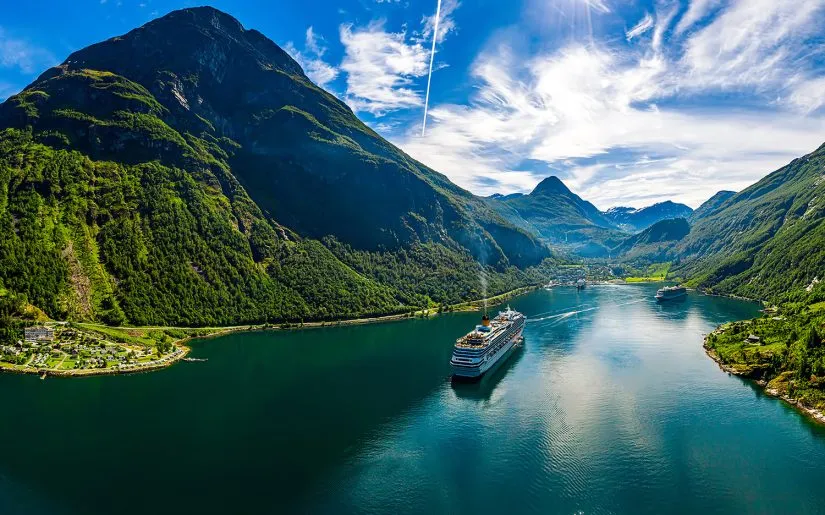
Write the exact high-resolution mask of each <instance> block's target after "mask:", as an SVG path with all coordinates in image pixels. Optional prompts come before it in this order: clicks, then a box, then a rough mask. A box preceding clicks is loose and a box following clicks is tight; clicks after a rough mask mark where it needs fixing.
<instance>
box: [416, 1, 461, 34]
mask: <svg viewBox="0 0 825 515" xmlns="http://www.w3.org/2000/svg"><path fill="white" fill-rule="evenodd" d="M433 5H435V3H433ZM460 5H461V4H460V3H459V2H458V0H441V14H440V16H439V21H438V41H439V42H441V41H444V38H446V37H447V34H449V33H450V32H453V31H455V30H456V29H457V28H458V27H457V25H456V23H455V19H454V18H453V12H455V10H456V9H458V8H459V6H460ZM421 23H423V24H424V29H423V30H422V33H421V39H422V40H428V39H430V38H431V37H432V34H433V26H434V25H435V13H433V14H432V15H430V16H424V18H423V19H422V20H421Z"/></svg>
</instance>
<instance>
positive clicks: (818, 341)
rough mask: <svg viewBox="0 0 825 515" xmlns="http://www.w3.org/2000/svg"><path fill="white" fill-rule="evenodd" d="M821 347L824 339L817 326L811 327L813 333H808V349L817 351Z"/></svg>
mask: <svg viewBox="0 0 825 515" xmlns="http://www.w3.org/2000/svg"><path fill="white" fill-rule="evenodd" d="M820 345H822V337H821V336H819V333H818V332H817V330H816V326H815V325H812V326H811V332H810V333H808V348H809V349H816V348H818V347H819V346H820Z"/></svg>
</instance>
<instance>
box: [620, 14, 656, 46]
mask: <svg viewBox="0 0 825 515" xmlns="http://www.w3.org/2000/svg"><path fill="white" fill-rule="evenodd" d="M653 25H654V22H653V16H651V15H650V13H645V16H644V18H642V19H641V20H639V23H637V24H636V25H634V26H633V28H632V29H630V30H628V31H627V32H626V33H625V37H626V38H627V40H628V41H630V40H632V39H633V38H637V37H639V36H641V35H642V34H644V33H645V32H647V31H649V30H650V29H652V28H653Z"/></svg>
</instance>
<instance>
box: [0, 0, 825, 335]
mask: <svg viewBox="0 0 825 515" xmlns="http://www.w3.org/2000/svg"><path fill="white" fill-rule="evenodd" d="M823 169H825V158H823V149H820V150H817V151H816V152H814V153H812V154H810V155H808V156H805V157H803V158H801V159H798V160H795V161H794V162H792V163H791V164H789V165H788V166H786V167H783V168H782V169H780V170H778V171H777V172H774V173H773V174H771V175H769V176H768V177H766V178H765V179H763V180H762V181H760V182H758V183H757V184H755V185H754V186H751V187H750V188H747V189H746V190H744V191H742V192H739V193H736V194H734V193H733V192H720V193H718V194H717V195H715V196H714V197H713V198H711V199H710V200H708V202H706V203H705V204H703V205H702V206H701V207H700V208H699V209H697V210H696V211H695V212H692V211H691V210H690V208H689V207H687V206H684V205H681V204H675V203H673V202H663V203H660V204H656V205H654V206H650V207H647V208H643V209H631V208H614V209H611V210H609V211H607V212H601V211H599V209H597V208H596V207H595V206H594V205H593V204H591V203H590V202H587V201H586V200H583V199H582V198H580V197H579V196H578V195H576V194H574V193H573V192H571V191H570V190H569V189H568V188H567V187H566V186H565V185H564V184H563V183H562V181H561V180H559V179H558V178H556V177H549V178H547V179H545V180H543V181H542V182H541V183H539V184H538V185H537V186H536V188H535V189H534V190H533V191H532V192H530V193H529V194H513V195H506V196H502V195H494V196H491V197H486V198H482V197H477V196H475V195H473V194H471V193H469V192H467V191H465V190H463V189H461V188H459V187H458V186H456V185H455V184H453V183H452V182H450V181H449V179H448V178H447V177H445V176H444V175H441V174H440V173H438V172H436V171H434V170H432V169H430V168H428V167H427V166H425V165H423V164H422V163H419V162H417V161H415V160H413V159H412V158H410V157H409V156H407V155H406V154H405V153H403V152H402V151H401V150H399V149H398V148H396V147H395V146H393V145H392V144H390V143H389V142H387V141H386V140H384V139H382V138H381V137H380V136H379V135H378V134H376V133H375V132H374V131H372V130H371V129H370V128H369V127H367V126H366V125H364V124H363V123H362V122H361V121H360V120H358V118H357V117H356V116H355V115H354V114H353V113H352V111H351V110H350V109H349V108H348V107H347V106H346V105H345V104H344V103H342V102H341V101H339V100H338V99H336V98H335V97H334V96H332V95H330V94H329V93H327V92H326V91H324V90H323V89H321V88H319V87H318V86H316V85H315V84H313V83H312V82H311V81H310V80H309V79H308V78H307V77H306V75H305V74H304V72H303V71H302V69H301V67H300V66H299V65H298V64H297V63H296V62H295V61H294V60H293V59H292V58H291V57H289V55H287V54H286V53H285V52H284V51H283V50H282V49H281V48H280V47H278V46H277V45H276V44H274V43H273V42H272V41H270V40H269V39H267V38H266V37H265V36H263V35H262V34H260V33H259V32H257V31H255V30H247V29H245V28H244V27H242V26H241V25H240V23H239V22H238V21H237V20H235V19H234V18H232V17H231V16H229V15H227V14H225V13H222V12H220V11H218V10H215V9H212V8H208V7H202V8H192V9H184V10H180V11H175V12H172V13H170V14H169V15H166V16H164V17H162V18H159V19H157V20H154V21H152V22H149V23H147V24H146V25H144V26H143V27H140V28H137V29H135V30H133V31H131V32H129V33H128V34H125V35H123V36H119V37H116V38H112V39H110V40H107V41H104V42H101V43H98V44H95V45H92V46H90V47H87V48H85V49H82V50H80V51H78V52H75V53H73V54H72V55H71V56H69V57H68V59H66V61H65V62H63V63H62V64H61V65H59V66H56V67H54V68H51V69H49V70H47V71H46V72H45V73H43V74H42V75H41V76H40V77H39V78H38V79H37V80H36V81H34V82H33V83H32V84H31V85H29V86H28V87H26V88H25V89H24V90H23V91H22V92H20V93H19V94H17V95H14V96H12V97H10V98H9V99H8V100H6V101H5V102H4V103H3V104H0V233H2V234H3V235H4V237H3V238H0V294H7V292H11V293H12V294H18V295H25V297H26V299H27V301H29V302H30V303H31V304H34V305H36V306H37V307H39V308H41V309H43V310H44V311H45V312H46V313H48V315H50V316H52V317H54V318H59V319H70V320H100V321H105V322H108V323H112V324H118V323H124V322H128V323H133V324H143V325H162V324H164V325H165V324H176V325H212V324H237V323H243V322H268V321H271V322H278V321H287V320H288V321H300V320H317V319H336V318H344V317H354V316H366V315H376V314H385V313H398V312H408V311H411V310H412V309H414V308H415V307H416V306H428V305H430V306H431V305H433V304H434V303H447V302H457V301H460V300H466V299H469V298H477V297H479V296H481V295H483V294H485V293H487V294H490V293H497V292H501V291H505V290H507V289H511V288H514V287H518V286H521V285H526V284H536V283H539V282H541V281H543V280H545V279H546V278H547V273H548V271H549V270H552V268H553V266H554V265H555V264H556V263H557V262H559V260H561V259H563V258H562V257H560V256H564V255H568V254H574V255H578V256H579V257H581V256H583V257H592V258H600V259H603V258H609V259H611V260H631V261H639V262H644V261H647V262H650V261H654V260H674V261H676V262H678V266H677V267H676V271H677V273H679V274H681V275H682V276H684V277H687V278H689V279H690V280H691V282H692V284H695V285H698V286H701V287H705V288H711V289H714V290H715V291H721V292H726V293H728V292H729V293H737V294H744V295H750V296H758V297H765V296H777V295H781V294H783V293H785V292H787V291H789V290H791V289H793V288H799V287H801V286H804V285H806V284H808V283H809V282H811V281H812V280H813V279H814V278H816V277H819V278H820V279H821V278H823V277H825V250H823V249H825V245H824V244H823V243H825V234H823V231H824V230H825V229H823V225H822V219H823V216H825V215H824V214H823V212H824V211H825V202H823V199H825V175H823V172H822V170H823ZM551 248H553V249H558V250H559V251H560V252H559V253H556V254H554V253H553V251H552V250H551ZM577 259H578V258H577ZM482 270H484V273H483V274H482V273H481V271H482ZM482 278H484V279H485V280H482Z"/></svg>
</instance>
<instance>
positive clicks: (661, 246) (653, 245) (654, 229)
mask: <svg viewBox="0 0 825 515" xmlns="http://www.w3.org/2000/svg"><path fill="white" fill-rule="evenodd" d="M689 233H690V224H689V223H688V221H687V220H685V219H684V218H673V219H668V220H662V221H660V222H656V223H655V224H653V225H651V226H650V227H648V228H647V229H645V230H644V231H642V232H640V233H638V234H634V235H633V236H630V237H629V238H627V239H626V240H625V241H623V242H622V243H621V244H620V245H618V246H617V247H616V248H614V249H613V251H612V254H613V255H614V256H622V257H623V258H624V259H628V260H635V259H640V258H641V259H646V260H649V261H664V260H667V259H669V258H670V257H671V255H670V254H671V252H672V247H673V244H674V243H676V242H678V241H681V240H682V239H683V238H685V237H686V236H687V235H688V234H689Z"/></svg>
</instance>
